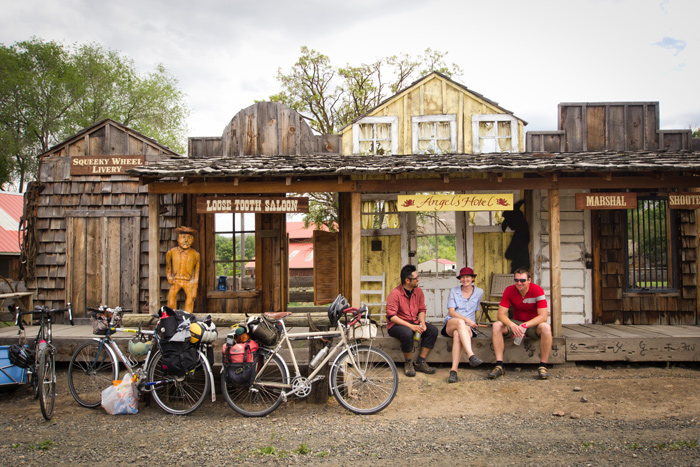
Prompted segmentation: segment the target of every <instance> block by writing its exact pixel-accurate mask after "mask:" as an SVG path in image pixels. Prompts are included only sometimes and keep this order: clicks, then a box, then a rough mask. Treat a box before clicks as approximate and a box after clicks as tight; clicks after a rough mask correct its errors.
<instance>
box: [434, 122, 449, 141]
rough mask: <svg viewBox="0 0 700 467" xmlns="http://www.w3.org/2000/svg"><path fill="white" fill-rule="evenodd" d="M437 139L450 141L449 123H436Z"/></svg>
mask: <svg viewBox="0 0 700 467" xmlns="http://www.w3.org/2000/svg"><path fill="white" fill-rule="evenodd" d="M437 137H438V138H447V139H450V122H437Z"/></svg>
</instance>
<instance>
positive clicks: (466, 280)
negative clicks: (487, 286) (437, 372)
mask: <svg viewBox="0 0 700 467" xmlns="http://www.w3.org/2000/svg"><path fill="white" fill-rule="evenodd" d="M475 278H476V274H474V270H473V269H472V268H462V269H461V270H460V271H459V274H458V275H457V279H459V282H460V284H461V285H458V286H457V287H454V288H452V289H450V295H449V297H448V299H447V316H446V317H445V325H444V326H443V328H442V331H440V332H441V334H442V335H443V336H445V337H452V339H453V344H452V369H451V370H450V377H449V378H448V379H447V382H448V383H456V382H457V381H459V377H458V376H457V369H458V368H459V360H460V358H461V357H462V349H464V351H465V352H467V357H469V364H470V365H471V366H479V365H481V364H482V363H483V362H482V361H481V359H480V358H479V357H477V356H476V355H474V352H473V351H472V337H476V331H475V329H476V328H477V324H476V311H477V310H478V309H479V305H480V304H481V298H482V297H483V296H484V291H483V290H482V289H480V288H479V287H476V286H475V285H474V279H475Z"/></svg>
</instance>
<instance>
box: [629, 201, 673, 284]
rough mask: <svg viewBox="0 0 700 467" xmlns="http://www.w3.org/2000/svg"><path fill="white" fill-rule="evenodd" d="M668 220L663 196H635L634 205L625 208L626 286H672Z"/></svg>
mask: <svg viewBox="0 0 700 467" xmlns="http://www.w3.org/2000/svg"><path fill="white" fill-rule="evenodd" d="M669 221H670V218H669V216H668V207H667V201H666V199H663V198H645V199H638V200H637V209H629V210H628V211H627V272H628V278H627V279H628V284H627V285H628V289H633V290H638V291H654V290H660V289H672V288H675V285H674V283H673V276H672V260H671V258H672V256H671V255H670V254H669V253H670V250H671V245H670V243H669V241H670V240H669V236H668V231H669V225H668V224H669Z"/></svg>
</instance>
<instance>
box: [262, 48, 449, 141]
mask: <svg viewBox="0 0 700 467" xmlns="http://www.w3.org/2000/svg"><path fill="white" fill-rule="evenodd" d="M446 55H447V52H439V51H434V50H432V49H426V50H425V52H423V54H421V55H418V56H417V57H412V56H410V55H408V54H403V55H400V56H396V55H394V56H390V57H386V58H381V59H378V60H376V61H374V62H372V63H369V64H364V63H363V64H360V65H349V64H348V65H346V66H345V67H341V68H336V67H334V66H333V65H332V64H331V60H330V58H329V57H328V56H327V55H323V54H322V53H320V52H317V51H315V50H313V49H309V48H308V47H306V46H304V47H302V48H301V56H300V57H299V59H298V60H297V62H296V63H295V64H294V65H293V66H292V69H291V70H290V71H289V72H288V73H283V72H282V69H281V68H280V69H278V70H277V81H278V82H279V83H280V85H282V91H281V92H279V93H278V94H274V95H272V96H270V100H272V101H275V102H282V103H284V104H287V105H288V106H290V107H291V108H293V109H295V110H296V111H298V112H299V113H301V114H303V115H305V116H307V117H308V118H309V124H310V125H311V128H313V129H314V130H316V131H318V132H319V133H321V134H332V133H336V132H338V130H339V129H340V128H341V127H342V126H344V125H347V124H348V123H350V122H351V121H352V120H354V119H355V118H357V117H359V116H360V115H362V114H364V113H366V112H367V111H369V110H370V109H372V108H373V107H375V106H377V105H378V104H379V103H380V102H381V101H383V100H384V99H386V98H387V97H389V96H390V95H391V94H394V93H396V92H398V91H400V90H401V89H403V88H405V87H406V86H407V85H408V84H410V83H411V82H413V81H415V80H417V79H418V78H420V77H421V76H423V75H426V74H428V73H430V72H432V71H439V72H441V73H443V74H445V75H447V76H450V77H460V76H461V75H462V69H461V68H460V67H459V66H458V65H456V64H454V63H453V64H451V65H448V64H446V63H445V56H446Z"/></svg>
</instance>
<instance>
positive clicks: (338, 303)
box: [328, 294, 350, 326]
mask: <svg viewBox="0 0 700 467" xmlns="http://www.w3.org/2000/svg"><path fill="white" fill-rule="evenodd" d="M349 306H350V304H349V303H348V301H347V300H346V299H345V297H343V295H342V294H339V295H338V296H337V297H335V300H333V303H331V306H329V307H328V320H329V321H330V322H331V326H336V325H337V324H338V320H339V319H340V317H341V316H343V310H344V309H346V308H348V307H349Z"/></svg>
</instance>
